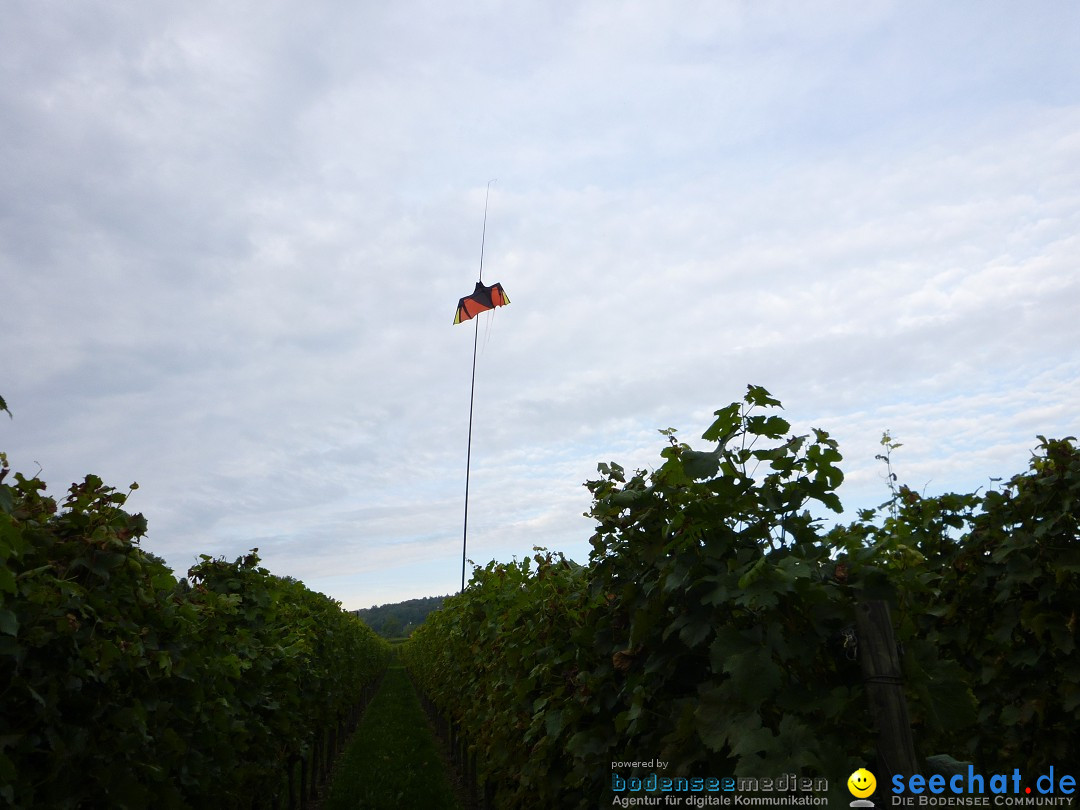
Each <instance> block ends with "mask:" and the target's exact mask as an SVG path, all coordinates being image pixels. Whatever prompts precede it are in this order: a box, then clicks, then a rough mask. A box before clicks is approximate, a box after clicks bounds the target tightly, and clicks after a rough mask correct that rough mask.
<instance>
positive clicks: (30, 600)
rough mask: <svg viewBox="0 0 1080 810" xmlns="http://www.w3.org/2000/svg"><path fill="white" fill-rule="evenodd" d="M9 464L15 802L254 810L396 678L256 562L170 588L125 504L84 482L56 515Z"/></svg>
mask: <svg viewBox="0 0 1080 810" xmlns="http://www.w3.org/2000/svg"><path fill="white" fill-rule="evenodd" d="M0 461H2V464H3V468H2V470H0V562H2V563H3V565H2V567H0V684H3V686H2V687H0V689H2V695H3V706H4V711H3V713H2V714H0V797H2V798H3V799H4V800H5V801H6V802H7V803H9V804H11V805H13V806H15V807H45V806H47V807H79V806H98V807H104V806H108V807H117V808H123V807H132V808H135V807H148V806H151V805H154V806H161V807H192V806H199V807H209V806H220V807H225V806H227V807H238V808H242V807H249V806H253V805H254V804H256V803H258V802H260V801H262V800H264V799H265V798H266V796H267V794H268V793H270V792H271V791H273V790H275V789H276V786H277V785H278V783H279V779H280V774H281V772H282V771H283V770H284V768H285V763H286V761H287V760H288V758H289V757H290V755H292V754H298V753H301V752H303V751H304V750H305V748H306V747H307V746H308V745H310V743H311V740H312V738H313V735H314V732H315V730H316V729H318V728H320V727H322V726H324V725H325V724H328V723H329V722H331V721H332V720H333V719H335V718H336V717H337V716H338V714H339V713H342V712H344V711H345V710H346V709H347V708H348V707H349V706H351V705H352V703H353V702H354V701H355V700H356V698H357V697H358V693H359V691H360V690H361V688H362V687H363V686H364V685H365V684H366V683H369V682H371V681H372V680H374V679H375V678H376V677H377V675H378V674H379V673H380V672H381V670H382V669H383V668H384V667H385V664H386V661H387V658H388V654H389V651H388V647H387V645H386V644H385V642H383V641H381V640H380V639H378V638H377V637H376V636H375V635H374V633H373V632H372V631H371V630H370V629H369V628H367V627H366V626H365V625H364V624H362V623H361V622H360V621H358V620H356V619H355V618H354V617H352V616H350V615H349V614H347V613H345V612H344V611H342V610H341V607H340V605H339V604H338V603H336V602H333V601H332V600H330V599H328V598H327V597H325V596H322V595H321V594H316V593H313V592H311V591H309V590H307V589H306V588H305V587H304V586H303V585H302V584H301V583H299V582H295V581H293V580H289V579H283V578H280V577H275V576H273V575H271V574H270V573H269V572H268V571H266V569H264V568H260V567H259V566H258V561H259V560H258V556H257V555H256V554H255V553H254V552H252V553H251V554H249V555H247V556H245V557H242V558H240V559H238V560H236V561H234V562H226V561H224V560H220V559H217V560H215V559H211V558H209V557H206V556H204V557H203V558H202V561H201V562H200V563H199V564H198V565H197V566H195V567H194V568H192V569H191V571H189V573H188V577H189V580H190V581H189V580H180V581H177V579H176V578H175V576H174V575H173V573H172V571H171V570H169V569H168V568H167V567H166V566H165V564H164V563H163V562H162V561H161V560H160V559H159V558H156V557H154V556H153V555H151V554H148V553H147V552H144V551H143V550H142V549H141V548H139V546H138V542H139V540H140V538H142V537H143V536H144V534H145V532H146V520H145V519H144V518H143V516H142V515H138V514H135V515H133V514H130V513H128V512H126V511H124V509H123V506H124V504H125V502H126V500H127V497H128V496H127V495H125V494H123V493H120V492H117V491H116V490H115V489H113V488H111V487H108V486H105V485H104V484H103V482H102V481H101V479H100V478H98V477H96V476H87V477H86V479H85V480H84V481H83V482H82V483H81V484H73V485H72V487H71V488H70V490H69V492H68V494H67V496H66V498H65V499H64V501H63V503H62V504H59V505H58V504H57V502H56V501H55V500H54V499H53V498H50V497H48V496H46V495H45V494H44V490H45V484H44V483H43V482H42V481H40V480H39V479H37V478H31V479H28V478H25V477H24V476H22V475H21V474H19V473H16V474H15V476H14V483H13V484H5V483H3V481H4V479H5V478H6V476H7V474H8V472H9V469H8V465H7V459H6V457H4V456H3V455H2V454H0ZM135 486H136V485H134V484H133V485H132V489H135Z"/></svg>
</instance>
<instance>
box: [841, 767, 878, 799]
mask: <svg viewBox="0 0 1080 810" xmlns="http://www.w3.org/2000/svg"><path fill="white" fill-rule="evenodd" d="M876 787H877V778H876V777H875V776H874V775H873V774H872V773H870V771H868V770H866V768H859V770H857V771H855V772H854V773H853V774H851V776H849V777H848V780H847V789H848V790H849V791H850V792H851V795H852V796H854V797H855V801H853V802H852V803H851V805H850V806H851V807H873V806H874V803H873V802H872V801H870V800H869V799H868V798H867V797H868V796H870V795H872V794H873V792H874V789H875V788H876Z"/></svg>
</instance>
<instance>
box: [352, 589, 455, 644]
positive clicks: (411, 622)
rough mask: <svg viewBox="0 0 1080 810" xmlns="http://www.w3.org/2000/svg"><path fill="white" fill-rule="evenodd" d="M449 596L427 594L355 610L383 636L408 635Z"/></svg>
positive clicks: (396, 636) (398, 636) (369, 625)
mask: <svg viewBox="0 0 1080 810" xmlns="http://www.w3.org/2000/svg"><path fill="white" fill-rule="evenodd" d="M447 598H448V597H447V596H427V597H424V598H423V599H406V600H405V601H404V602H395V603H393V604H387V605H376V606H375V607H369V608H361V609H360V610H354V611H353V613H355V614H356V615H357V616H359V617H360V618H361V619H362V620H363V621H364V623H365V624H366V625H367V626H368V627H370V628H371V629H372V630H374V631H375V632H376V633H378V634H379V635H380V636H382V637H383V638H400V637H402V636H407V635H409V633H411V632H412V631H413V630H415V629H416V628H417V627H419V626H420V625H421V624H423V623H424V619H426V618H427V615H428V614H429V613H431V611H433V610H437V609H438V608H440V607H442V603H443V600H444V599H447Z"/></svg>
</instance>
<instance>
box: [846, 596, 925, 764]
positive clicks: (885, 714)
mask: <svg viewBox="0 0 1080 810" xmlns="http://www.w3.org/2000/svg"><path fill="white" fill-rule="evenodd" d="M855 625H856V628H857V630H858V634H859V636H858V638H859V663H860V665H861V667H862V674H863V683H865V684H866V694H867V698H868V699H869V701H870V711H871V713H872V714H873V715H874V724H875V726H876V727H877V732H878V743H877V753H878V767H879V768H880V769H882V770H884V771H885V772H886V773H885V774H878V775H877V777H878V781H879V782H881V781H882V780H883V779H886V778H889V777H891V776H892V775H893V774H902V775H903V776H904V777H905V778H907V777H909V776H911V775H913V774H915V773H918V772H919V767H918V761H917V760H916V759H915V745H914V743H913V741H912V737H911V720H910V719H909V718H908V710H907V699H906V698H905V697H904V679H903V676H902V673H901V669H900V656H899V655H898V654H897V651H896V641H895V639H894V637H893V630H892V620H891V619H890V617H889V606H888V605H887V604H886V603H885V602H884V601H882V600H872V601H866V602H860V603H859V604H858V605H857V606H856V608H855Z"/></svg>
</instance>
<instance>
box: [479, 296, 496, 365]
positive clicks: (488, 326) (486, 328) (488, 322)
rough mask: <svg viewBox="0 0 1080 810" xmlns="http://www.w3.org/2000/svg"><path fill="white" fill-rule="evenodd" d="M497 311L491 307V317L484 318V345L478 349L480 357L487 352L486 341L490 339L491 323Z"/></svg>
mask: <svg viewBox="0 0 1080 810" xmlns="http://www.w3.org/2000/svg"><path fill="white" fill-rule="evenodd" d="M497 311H498V309H497V308H495V307H493V308H492V310H491V317H490V318H484V320H485V321H486V323H485V324H484V345H483V346H482V347H481V349H480V354H481V355H482V354H484V352H486V351H487V345H488V339H489V338H490V337H491V322H492V321H493V320H495V313H496V312H497Z"/></svg>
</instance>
